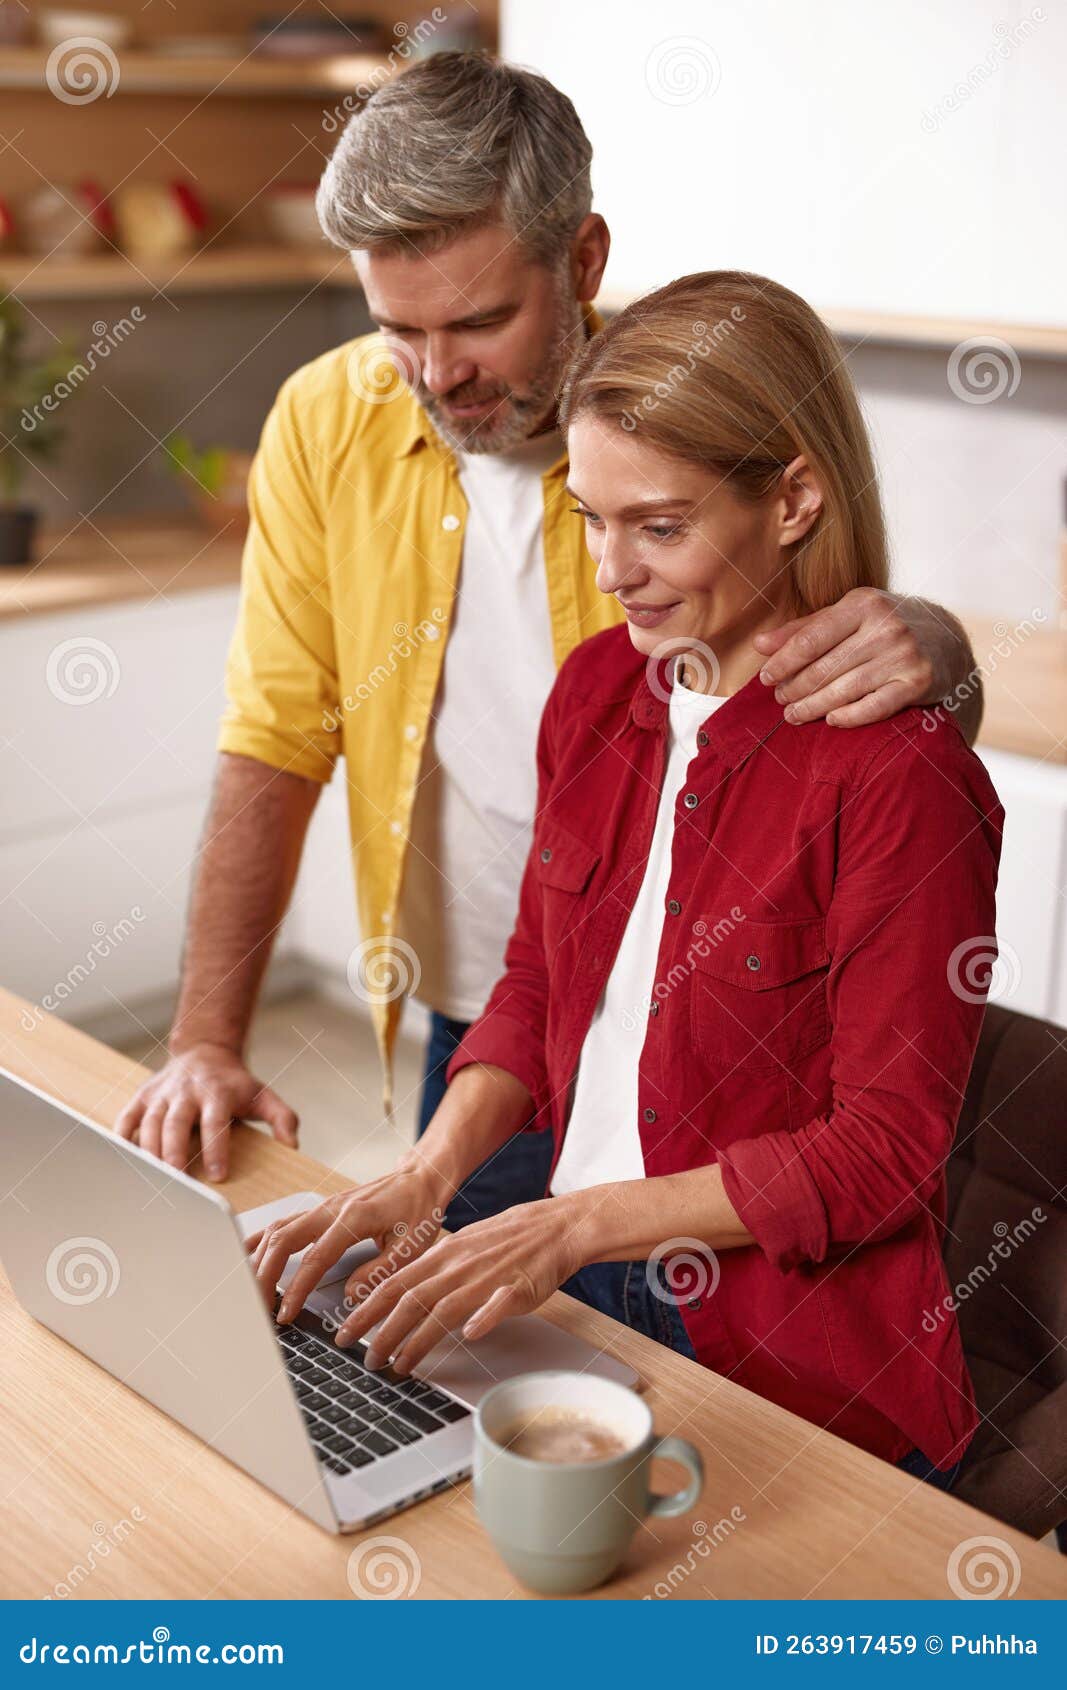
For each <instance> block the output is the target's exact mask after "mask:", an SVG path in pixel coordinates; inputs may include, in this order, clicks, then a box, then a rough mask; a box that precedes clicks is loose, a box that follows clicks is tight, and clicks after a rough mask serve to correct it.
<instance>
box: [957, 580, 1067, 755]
mask: <svg viewBox="0 0 1067 1690" xmlns="http://www.w3.org/2000/svg"><path fill="white" fill-rule="evenodd" d="M957 615H958V616H959V618H960V621H961V622H962V623H963V625H964V627H965V628H966V630H967V633H968V634H969V636H970V640H971V645H972V647H973V649H974V655H975V660H976V661H977V663H978V666H979V668H980V669H981V671H982V676H983V687H984V691H985V715H984V717H983V719H982V731H981V733H980V734H979V736H978V739H979V745H986V746H989V747H990V748H991V749H993V750H996V751H1017V752H1019V753H1020V754H1021V755H1022V756H1024V757H1037V758H1040V759H1041V760H1042V761H1044V762H1048V763H1067V633H1064V632H1061V631H1059V630H1058V629H1056V628H1055V627H1054V626H1052V625H1051V623H1052V619H1051V617H1050V618H1049V622H1048V623H1046V624H1045V625H1044V626H1043V627H1039V628H1037V629H1036V631H1034V632H1030V631H1029V627H1030V624H1028V623H1026V622H1024V621H1020V620H1017V619H1016V620H1013V618H1012V617H1010V616H1000V617H992V616H969V615H967V614H966V613H965V612H963V611H958V612H957Z"/></svg>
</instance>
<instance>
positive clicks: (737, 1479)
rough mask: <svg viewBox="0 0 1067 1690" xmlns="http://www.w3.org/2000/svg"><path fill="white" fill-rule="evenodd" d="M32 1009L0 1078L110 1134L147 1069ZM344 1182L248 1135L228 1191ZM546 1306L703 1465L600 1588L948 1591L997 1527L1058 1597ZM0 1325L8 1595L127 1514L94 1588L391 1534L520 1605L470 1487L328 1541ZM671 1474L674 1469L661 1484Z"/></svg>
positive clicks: (718, 1381) (176, 1583)
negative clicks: (619, 1370) (638, 1386)
mask: <svg viewBox="0 0 1067 1690" xmlns="http://www.w3.org/2000/svg"><path fill="white" fill-rule="evenodd" d="M25 1009H26V1005H25V1004H24V1003H23V1002H22V1000H21V999H19V998H17V997H15V996H14V995H12V994H11V993H9V992H5V991H3V990H0V1065H2V1066H3V1067H5V1068H7V1069H8V1070H9V1071H11V1072H12V1073H15V1074H17V1075H20V1076H21V1077H23V1078H25V1079H27V1080H29V1081H31V1082H32V1083H33V1084H35V1085H37V1086H38V1087H43V1088H45V1089H47V1090H49V1091H50V1092H51V1093H52V1094H53V1095H55V1096H56V1097H58V1098H61V1099H63V1100H65V1101H66V1102H68V1103H70V1104H72V1105H74V1106H75V1107H77V1108H78V1109H79V1110H80V1111H81V1112H82V1113H83V1114H85V1115H88V1116H89V1117H91V1118H92V1119H93V1120H96V1121H99V1122H100V1123H101V1124H104V1125H110V1124H111V1123H112V1121H113V1120H114V1117H115V1115H116V1113H117V1112H118V1110H119V1108H120V1107H121V1105H122V1104H123V1102H124V1101H125V1099H126V1098H127V1097H128V1096H129V1095H130V1093H131V1092H132V1091H133V1090H134V1088H135V1087H136V1085H137V1084H138V1083H139V1081H140V1080H141V1078H142V1077H143V1074H144V1070H143V1069H141V1068H139V1067H138V1066H137V1065H136V1064H135V1063H133V1062H131V1061H129V1060H128V1059H127V1058H126V1057H124V1056H121V1055H119V1054H117V1053H116V1052H115V1051H112V1050H109V1049H107V1048H106V1047H105V1046H104V1045H101V1044H98V1043H97V1042H96V1041H95V1040H93V1039H91V1038H89V1037H88V1036H87V1035H86V1034H84V1033H80V1032H77V1031H76V1030H74V1029H72V1028H70V1027H68V1026H66V1025H65V1024H64V1023H62V1022H60V1021H58V1020H56V1019H55V1018H54V1017H49V1016H44V1017H43V1020H42V1021H41V1023H40V1025H38V1026H37V1027H35V1029H34V1030H33V1031H32V1032H27V1031H25V1030H24V1028H23V1026H22V1023H21V1020H20V1016H21V1014H22V1013H23V1012H24V1011H25ZM190 1171H191V1172H193V1173H194V1174H195V1173H196V1171H197V1170H196V1166H195V1165H194V1166H193V1168H192V1169H191V1170H190ZM346 1183H350V1182H346V1181H345V1180H344V1179H342V1177H341V1176H340V1175H338V1174H336V1173H334V1172H332V1171H330V1170H329V1169H327V1168H324V1167H322V1166H321V1165H320V1164H318V1163H316V1162H313V1161H311V1160H310V1159H309V1158H308V1157H305V1156H302V1155H301V1154H299V1153H298V1152H296V1151H291V1150H286V1149H284V1148H283V1147H281V1146H280V1145H277V1144H275V1143H274V1142H273V1141H272V1140H271V1139H269V1138H267V1137H266V1136H264V1135H263V1134H262V1133H260V1132H258V1131H256V1130H255V1129H253V1128H251V1127H244V1126H242V1127H239V1128H238V1129H237V1130H236V1133H235V1144H234V1151H233V1157H232V1174H231V1177H230V1179H229V1181H228V1182H227V1184H226V1185H225V1186H224V1187H223V1188H222V1190H223V1191H224V1194H225V1195H226V1197H227V1198H228V1199H229V1200H230V1202H231V1203H232V1204H233V1206H234V1207H235V1208H236V1209H243V1208H249V1207H252V1206H253V1205H255V1204H258V1203H262V1202H266V1201H267V1200H269V1199H270V1198H273V1197H278V1196H282V1195H283V1194H285V1193H287V1192H290V1191H298V1190H303V1189H308V1188H311V1189H316V1190H320V1191H321V1192H322V1193H323V1194H324V1195H326V1194H327V1193H328V1192H331V1191H335V1190H339V1189H341V1188H342V1187H343V1186H344V1185H345V1184H346ZM217 1189H218V1188H217ZM542 1312H543V1313H544V1314H545V1315H546V1316H547V1317H548V1318H549V1319H550V1320H553V1321H555V1322H556V1323H557V1324H558V1325H560V1326H563V1327H566V1328H567V1329H568V1330H570V1331H572V1332H576V1333H579V1334H581V1335H582V1336H583V1337H585V1338H587V1339H589V1340H590V1341H591V1342H593V1343H595V1344H597V1345H598V1346H600V1347H603V1348H610V1349H611V1350H612V1351H613V1352H614V1353H615V1354H617V1355H620V1356H623V1357H625V1358H626V1359H627V1360H628V1361H630V1362H631V1363H632V1364H633V1366H634V1367H635V1368H636V1369H637V1370H638V1372H639V1374H640V1375H641V1377H642V1380H643V1381H644V1383H645V1385H646V1386H647V1395H648V1401H649V1403H650V1406H651V1408H652V1410H653V1413H654V1415H655V1420H656V1426H657V1429H658V1430H659V1431H660V1432H661V1433H663V1434H667V1433H679V1434H680V1435H682V1436H683V1437H686V1438H689V1439H690V1440H691V1441H692V1442H694V1443H695V1444H697V1446H698V1447H699V1448H700V1450H701V1452H702V1454H703V1457H704V1461H705V1466H706V1472H707V1483H706V1489H705V1494H704V1497H703V1498H702V1500H701V1502H700V1503H699V1504H698V1505H697V1507H696V1509H695V1511H694V1512H693V1513H692V1514H690V1515H688V1516H683V1517H681V1518H679V1519H675V1520H656V1521H654V1522H652V1523H650V1524H648V1525H645V1526H642V1527H640V1528H639V1529H638V1532H637V1535H636V1537H635V1539H634V1543H633V1546H632V1549H631V1551H630V1553H629V1555H628V1557H627V1560H626V1563H625V1565H624V1568H623V1570H622V1571H621V1572H620V1574H619V1575H618V1576H617V1577H616V1578H615V1579H613V1580H612V1581H611V1582H610V1583H609V1584H608V1585H606V1586H605V1587H604V1589H603V1591H602V1592H598V1593H597V1594H598V1595H603V1596H605V1597H631V1598H640V1597H642V1596H645V1595H654V1596H658V1595H670V1596H678V1597H682V1598H685V1599H699V1598H709V1597H710V1598H721V1597H747V1598H777V1597H786V1598H788V1597H797V1598H806V1597H813V1598H831V1597H926V1598H948V1597H951V1596H952V1594H953V1592H952V1591H951V1590H950V1588H949V1586H948V1584H947V1578H946V1567H947V1563H948V1560H949V1557H950V1555H951V1554H952V1553H953V1551H954V1550H955V1549H957V1548H958V1546H959V1545H960V1544H962V1543H964V1542H965V1541H966V1540H968V1539H970V1538H974V1537H979V1536H985V1535H990V1536H993V1537H995V1538H997V1539H998V1540H1000V1542H1001V1543H1002V1544H1004V1545H1006V1546H1008V1553H1009V1554H1014V1555H1016V1556H1018V1560H1019V1566H1020V1579H1019V1583H1018V1587H1017V1590H1016V1592H1015V1594H1016V1596H1017V1597H1018V1598H1019V1599H1025V1598H1035V1597H1036V1598H1046V1599H1051V1598H1057V1597H1058V1598H1060V1599H1061V1600H1062V1599H1063V1598H1064V1597H1067V1560H1064V1559H1062V1558H1061V1557H1060V1556H1058V1555H1056V1554H1054V1553H1053V1552H1052V1551H1051V1550H1049V1549H1047V1548H1045V1547H1043V1546H1042V1545H1040V1544H1037V1543H1035V1542H1034V1541H1033V1540H1032V1539H1030V1538H1027V1537H1024V1536H1023V1535H1022V1534H1021V1533H1019V1532H1016V1531H1013V1530H1012V1529H1011V1528H1010V1527H1008V1526H1005V1525H1002V1524H1001V1523H1000V1522H999V1521H996V1520H993V1519H991V1518H989V1517H987V1516H986V1515H984V1514H980V1513H978V1512H976V1511H975V1510H974V1509H972V1508H969V1507H967V1506H966V1505H965V1504H964V1503H962V1502H959V1501H957V1500H956V1499H955V1498H954V1497H951V1496H946V1495H944V1494H943V1493H942V1492H940V1491H937V1490H934V1489H932V1488H931V1487H930V1486H929V1485H925V1484H923V1483H921V1482H920V1481H918V1480H916V1479H912V1478H910V1477H908V1476H906V1475H905V1474H903V1473H901V1472H900V1471H899V1470H898V1469H897V1468H895V1467H892V1466H890V1465H888V1464H887V1463H885V1462H882V1461H878V1460H876V1459H875V1458H874V1457H873V1456H870V1455H866V1454H864V1453H863V1452H862V1451H860V1450H858V1449H855V1448H853V1447H852V1446H851V1445H850V1444H846V1443H843V1442H842V1441H841V1440H840V1439H838V1438H836V1437H833V1436H832V1435H831V1434H830V1433H828V1432H823V1431H819V1430H817V1429H816V1428H815V1427H813V1426H811V1425H809V1424H808V1423H807V1422H806V1421H804V1420H801V1419H798V1418H797V1417H796V1416H795V1415H792V1414H788V1413H786V1412H785V1411H784V1410H783V1409H780V1408H777V1407H775V1406H774V1405H773V1404H772V1403H769V1402H765V1401H764V1400H763V1399H762V1398H760V1397H757V1396H754V1395H752V1394H751V1393H750V1392H749V1391H746V1390H744V1389H742V1387H741V1386H739V1385H736V1384H732V1383H730V1382H729V1381H728V1380H726V1379H724V1378H722V1377H720V1376H719V1375H718V1374H715V1373H711V1372H709V1371H708V1370H706V1369H704V1368H701V1367H699V1366H698V1365H697V1364H696V1363H695V1362H690V1361H687V1360H686V1359H685V1358H684V1357H682V1356H680V1355H677V1354H675V1353H674V1352H673V1351H671V1350H668V1349H665V1348H663V1347H661V1346H660V1345H658V1344H655V1343H653V1342H652V1341H651V1340H650V1339H647V1338H643V1337H641V1336H640V1335H638V1334H637V1333H634V1332H630V1331H629V1330H627V1329H626V1328H624V1327H622V1326H619V1325H617V1324H616V1323H614V1322H613V1321H609V1320H606V1319H605V1318H604V1317H603V1316H600V1315H597V1314H595V1313H594V1312H593V1311H592V1310H590V1309H586V1308H584V1307H583V1306H582V1305H581V1304H579V1303H577V1302H575V1301H573V1300H572V1299H571V1298H569V1297H565V1296H563V1295H562V1294H559V1293H557V1294H556V1295H555V1296H554V1297H552V1298H551V1299H550V1301H549V1302H548V1303H547V1304H546V1305H545V1308H544V1310H543V1311H542ZM0 1332H2V1333H3V1340H4V1360H5V1365H4V1368H3V1373H2V1379H0V1396H2V1399H3V1425H4V1454H3V1465H4V1468H5V1470H6V1474H5V1484H4V1489H5V1492H6V1493H7V1500H6V1511H7V1529H6V1531H5V1532H4V1534H3V1544H2V1547H0V1586H2V1588H3V1590H4V1593H5V1595H7V1596H8V1597H19V1596H24V1597H40V1596H42V1595H44V1594H45V1593H46V1592H48V1591H51V1590H52V1589H53V1587H54V1586H55V1585H56V1584H57V1581H61V1580H63V1579H65V1578H66V1577H67V1576H68V1572H67V1569H69V1568H72V1567H76V1566H77V1565H78V1564H79V1562H83V1561H84V1559H85V1556H86V1555H87V1553H88V1552H89V1550H90V1548H91V1546H92V1543H93V1537H94V1527H95V1529H96V1531H97V1532H99V1531H100V1530H101V1526H100V1525H98V1524H97V1523H98V1522H100V1523H102V1527H103V1529H105V1530H106V1529H107V1528H109V1527H111V1528H113V1527H114V1526H115V1524H116V1523H117V1522H121V1521H123V1520H127V1521H131V1522H135V1523H133V1524H132V1526H131V1528H130V1529H129V1531H128V1532H126V1533H125V1534H124V1535H123V1538H122V1542H121V1547H119V1548H118V1549H116V1550H115V1551H113V1552H112V1553H109V1554H108V1555H107V1556H106V1557H100V1558H99V1559H98V1560H97V1562H96V1565H95V1566H94V1569H93V1571H92V1575H91V1587H90V1588H89V1589H88V1591H87V1594H89V1595H91V1596H93V1597H104V1598H106V1597H127V1598H141V1599H146V1598H152V1597H184V1598H204V1597H228V1598H237V1597H248V1598H269V1597H283V1596H284V1597H304V1598H327V1597H349V1596H351V1594H352V1590H351V1587H350V1585H349V1583H348V1578H347V1567H348V1561H349V1557H350V1555H351V1554H352V1552H353V1550H354V1549H355V1548H356V1546H357V1545H358V1544H359V1543H360V1542H361V1541H363V1540H366V1539H367V1538H370V1537H374V1536H376V1535H381V1534H382V1533H383V1532H384V1533H385V1534H386V1535H388V1537H389V1538H390V1539H392V1540H396V1539H399V1540H400V1542H401V1544H402V1545H403V1546H404V1554H405V1556H408V1557H410V1558H411V1563H412V1564H413V1565H415V1566H417V1567H418V1568H419V1569H420V1570H421V1582H420V1584H419V1587H418V1595H419V1597H420V1598H434V1597H439V1598H441V1597H443V1598H465V1597H497V1598H513V1597H523V1596H525V1595H526V1594H527V1593H526V1592H525V1591H523V1590H521V1589H519V1588H518V1587H517V1586H516V1585H515V1582H514V1580H513V1579H512V1578H511V1576H510V1574H509V1573H508V1571H507V1569H506V1568H505V1567H504V1565H503V1563H502V1562H501V1561H499V1560H498V1558H497V1556H496V1554H495V1552H494V1550H493V1549H492V1547H491V1545H490V1544H489V1542H488V1540H487V1539H486V1538H485V1536H484V1535H483V1533H482V1531H481V1528H480V1526H479V1524H478V1521H477V1519H476V1516H475V1513H474V1508H473V1503H472V1500H471V1493H470V1487H469V1485H463V1486H461V1487H459V1488H458V1489H455V1490H452V1491H449V1492H447V1493H445V1494H444V1495H442V1496H438V1497H435V1498H433V1499H432V1500H430V1501H427V1502H423V1503H420V1504H419V1505H418V1506H417V1507H415V1508H412V1509H410V1510H408V1511H407V1512H406V1513H403V1514H400V1515H398V1516H396V1517H395V1518H394V1519H390V1520H388V1521H385V1522H384V1523H383V1524H382V1525H381V1526H379V1527H372V1528H370V1531H369V1532H368V1533H364V1534H356V1535H353V1536H346V1537H340V1538H338V1537H332V1536H331V1535H330V1534H329V1533H327V1532H324V1531H321V1530H319V1529H318V1528H317V1527H316V1526H314V1525H312V1524H311V1523H310V1522H309V1521H307V1520H305V1519H304V1518H303V1517H302V1516H301V1515H299V1514H296V1513H294V1512H293V1510H292V1509H290V1508H289V1507H288V1506H287V1505H286V1504H284V1503H283V1502H281V1501H280V1500H279V1499H278V1498H277V1497H275V1496H274V1495H272V1493H271V1492H270V1491H267V1490H265V1489H264V1488H263V1487H261V1486H260V1485H258V1484H257V1483H256V1482H255V1481H254V1480H253V1479H251V1478H249V1477H247V1475H245V1474H244V1473H242V1472H240V1471H239V1470H238V1469H237V1468H236V1467H233V1466H231V1465H230V1464H229V1463H228V1462H226V1461H224V1460H223V1459H222V1458H221V1457H220V1456H217V1455H216V1454H214V1452H213V1451H211V1450H210V1449H208V1448H206V1447H205V1446H204V1445H202V1444H201V1443H200V1442H199V1441H198V1440H197V1439H196V1438H195V1437H193V1436H192V1434H190V1433H188V1432H186V1431H185V1430H184V1429H183V1428H182V1427H181V1426H178V1425H176V1424H175V1423H174V1422H173V1421H171V1420H169V1419H167V1418H166V1416H165V1415H163V1414H161V1413H160V1412H159V1411H158V1410H157V1409H155V1408H153V1407H152V1406H151V1405H150V1404H148V1403H147V1402H145V1401H143V1400H142V1399H141V1398H140V1397H138V1396H136V1395H135V1394H134V1393H133V1392H132V1391H130V1390H128V1389H127V1388H126V1387H125V1386H123V1385H122V1384H120V1383H118V1382H117V1381H115V1380H113V1379H111V1378H110V1377H109V1376H108V1375H107V1374H106V1373H104V1372H103V1371H102V1370H101V1369H100V1368H98V1367H96V1366H95V1365H94V1364H93V1363H92V1362H90V1361H88V1360H86V1359H85V1358H84V1357H83V1356H81V1355H80V1354H79V1353H78V1352H77V1351H75V1350H73V1349H71V1348H69V1347H68V1346H67V1345H66V1344H64V1343H63V1342H61V1341H60V1339H58V1338H56V1337H55V1336H54V1335H53V1334H52V1333H50V1332H48V1331H47V1330H46V1329H45V1328H44V1327H42V1326H39V1325H37V1324H36V1323H35V1322H34V1321H33V1320H32V1319H31V1318H30V1317H29V1316H28V1315H27V1314H25V1313H24V1311H23V1310H22V1308H21V1307H20V1306H19V1305H18V1304H17V1303H16V1302H15V1300H14V1298H13V1297H12V1295H11V1293H10V1290H9V1289H8V1286H7V1282H6V1280H5V1279H3V1276H2V1275H0ZM674 1475H675V1470H674V1469H671V1470H670V1478H669V1479H668V1472H667V1470H664V1473H663V1474H662V1475H661V1476H660V1477H659V1485H660V1488H664V1489H665V1488H668V1486H669V1484H671V1483H675V1482H677V1481H676V1478H675V1476H674ZM731 1510H734V1511H735V1512H734V1513H733V1515H732V1516H731ZM1001 1553H1003V1551H1001Z"/></svg>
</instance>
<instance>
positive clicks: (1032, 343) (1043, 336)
mask: <svg viewBox="0 0 1067 1690" xmlns="http://www.w3.org/2000/svg"><path fill="white" fill-rule="evenodd" d="M638 298H640V294H639V293H631V292H627V291H626V290H625V289H622V288H614V289H613V288H607V289H605V290H603V291H602V292H601V293H600V294H599V295H598V297H597V305H598V306H599V307H600V309H601V310H603V311H621V310H623V308H624V307H625V306H627V305H629V304H630V302H631V301H632V300H634V299H638ZM816 309H817V310H818V311H819V315H820V316H821V317H822V319H823V321H824V322H825V323H827V324H828V325H829V327H830V328H831V329H832V330H833V332H834V334H836V335H837V336H838V337H839V339H841V340H846V341H864V340H871V341H875V342H877V343H878V344H880V345H890V346H893V345H896V346H929V347H946V348H948V347H953V346H958V345H959V344H960V342H961V341H964V340H971V339H979V338H980V339H987V338H988V337H989V336H991V335H992V336H995V337H996V338H997V339H999V340H1004V341H1007V343H1008V345H1009V346H1011V347H1013V348H1014V349H1015V351H1016V352H1020V353H1026V354H1028V355H1029V356H1032V357H1037V358H1067V326H1065V327H1063V328H1058V327H1056V326H1054V325H1048V326H1046V325H1043V324H1038V323H1000V322H994V321H982V320H979V319H976V318H965V317H919V316H911V315H908V314H907V313H902V312H891V311H850V310H846V309H845V308H843V307H840V306H833V305H830V306H824V307H823V306H817V307H816Z"/></svg>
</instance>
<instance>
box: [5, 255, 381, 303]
mask: <svg viewBox="0 0 1067 1690" xmlns="http://www.w3.org/2000/svg"><path fill="white" fill-rule="evenodd" d="M315 283H320V284H322V285H323V286H325V287H331V288H351V287H355V286H358V283H357V281H356V275H355V271H354V270H353V268H352V265H351V262H350V261H349V259H348V257H347V255H346V254H345V253H342V252H338V251H337V250H336V249H335V248H333V247H327V246H326V245H325V244H324V245H323V247H322V250H321V251H320V250H319V249H318V248H315V247H308V248H306V249H305V248H300V247H284V246H268V245H266V244H264V245H262V246H259V245H257V246H247V247H237V246H232V247H217V248H216V247H211V246H209V247H206V248H205V249H204V251H203V252H195V253H191V254H187V255H186V256H185V257H183V258H174V259H167V260H166V262H164V263H160V262H158V261H157V262H146V261H142V260H137V261H136V262H133V261H131V260H130V259H128V258H124V257H123V255H122V254H121V253H117V252H111V253H99V254H94V255H93V256H90V257H85V258H62V257H57V258H43V257H34V256H32V255H28V254H22V253H19V254H8V255H6V256H4V257H0V292H2V293H3V294H9V293H12V294H16V295H17V296H18V297H19V298H20V299H77V298H83V299H91V298H93V297H101V298H102V297H105V296H108V295H112V294H117V295H127V294H133V295H139V294H145V293H152V292H154V291H155V290H156V289H157V288H161V289H163V291H164V292H166V293H210V292H214V291H216V290H218V291H223V290H228V289H230V290H234V291H238V290H241V289H247V290H255V291H261V290H266V289H270V288H286V287H294V288H298V287H304V286H314V284H315Z"/></svg>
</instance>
